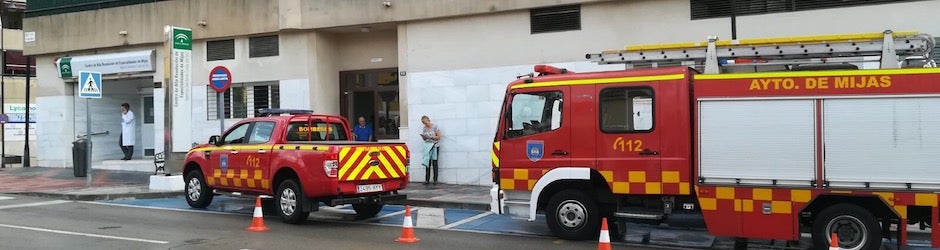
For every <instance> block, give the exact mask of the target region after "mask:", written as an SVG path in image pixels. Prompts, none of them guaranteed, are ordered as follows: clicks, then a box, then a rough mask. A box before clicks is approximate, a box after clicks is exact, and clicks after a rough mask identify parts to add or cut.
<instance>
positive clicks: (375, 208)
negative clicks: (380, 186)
mask: <svg viewBox="0 0 940 250" xmlns="http://www.w3.org/2000/svg"><path fill="white" fill-rule="evenodd" d="M352 207H353V210H356V217H357V218H359V219H365V218H372V217H375V215H376V214H379V211H382V204H353V205H352Z"/></svg>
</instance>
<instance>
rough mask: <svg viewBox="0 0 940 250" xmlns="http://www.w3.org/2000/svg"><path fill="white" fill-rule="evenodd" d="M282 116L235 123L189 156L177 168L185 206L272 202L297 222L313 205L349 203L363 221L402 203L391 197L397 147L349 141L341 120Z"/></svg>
mask: <svg viewBox="0 0 940 250" xmlns="http://www.w3.org/2000/svg"><path fill="white" fill-rule="evenodd" d="M267 112H268V113H277V112H278V111H267ZM284 112H288V113H290V114H291V115H289V116H267V117H256V118H249V119H245V120H242V121H239V122H238V123H236V124H235V125H233V126H232V127H230V128H229V129H228V130H227V131H226V132H225V133H224V134H223V135H222V136H212V137H210V138H209V143H207V144H203V145H198V146H196V147H194V148H193V149H191V150H190V151H189V153H188V154H187V156H186V160H185V165H184V166H185V167H184V169H183V174H184V177H185V182H186V184H185V194H186V195H185V196H186V202H187V203H189V205H190V206H191V207H194V208H204V207H206V206H208V205H209V204H210V203H211V202H212V198H213V196H214V195H215V194H217V193H218V194H235V193H237V194H245V195H272V196H273V197H274V199H275V203H276V205H275V207H276V208H277V209H276V210H277V213H278V214H279V215H280V216H281V218H282V219H283V220H284V221H285V222H287V223H300V222H302V221H305V220H306V219H307V216H308V215H309V214H310V212H312V211H316V210H317V209H318V208H319V205H320V202H323V203H325V204H327V205H331V206H336V205H344V204H352V207H353V208H354V210H355V211H356V213H357V215H358V216H359V217H362V218H367V217H373V216H375V215H376V214H377V213H378V212H379V211H380V210H381V209H382V206H383V204H385V203H388V202H396V201H404V200H405V195H403V194H398V191H399V190H402V189H404V188H405V186H406V185H407V183H408V171H407V170H408V166H407V165H408V162H409V151H408V148H407V146H405V144H404V143H376V142H354V141H350V138H352V136H351V133H350V129H349V121H348V120H346V118H343V117H340V116H333V115H321V114H312V112H310V111H302V112H301V111H284ZM307 112H310V113H307ZM301 113H304V114H301Z"/></svg>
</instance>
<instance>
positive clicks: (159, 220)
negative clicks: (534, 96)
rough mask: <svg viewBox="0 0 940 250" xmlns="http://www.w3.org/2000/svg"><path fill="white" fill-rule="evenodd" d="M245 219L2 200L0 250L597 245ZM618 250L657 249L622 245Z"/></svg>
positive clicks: (593, 245)
mask: <svg viewBox="0 0 940 250" xmlns="http://www.w3.org/2000/svg"><path fill="white" fill-rule="evenodd" d="M250 220H251V218H250V217H249V216H246V215H244V214H223V213H210V212H193V211H172V210H157V209H146V208H136V207H124V206H112V205H105V204H98V203H87V202H72V201H60V200H51V199H44V198H36V197H23V196H13V195H5V194H4V195H0V249H596V248H597V243H596V242H593V241H583V242H573V241H564V240H558V239H555V238H548V237H531V236H520V235H499V234H486V233H476V232H462V231H454V230H439V229H423V228H417V229H415V232H416V235H417V236H418V238H421V241H420V242H419V243H415V244H403V243H397V242H395V241H394V240H395V239H396V238H398V237H399V236H400V234H401V227H395V226H383V225H375V224H358V223H345V222H324V221H314V220H310V221H307V223H305V224H302V225H288V224H284V223H282V222H280V221H279V220H278V219H277V218H274V217H267V218H266V220H265V222H266V223H265V224H266V225H267V226H268V227H269V228H270V230H269V231H267V232H249V231H246V230H245V228H246V227H247V226H248V225H249V224H250ZM614 248H615V249H616V248H629V249H659V248H648V247H639V246H623V245H617V246H614Z"/></svg>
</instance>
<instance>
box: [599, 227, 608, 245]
mask: <svg viewBox="0 0 940 250" xmlns="http://www.w3.org/2000/svg"><path fill="white" fill-rule="evenodd" d="M598 241H600V242H601V243H610V234H609V233H607V230H601V237H600V239H598Z"/></svg>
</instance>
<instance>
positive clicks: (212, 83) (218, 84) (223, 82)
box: [209, 66, 232, 93]
mask: <svg viewBox="0 0 940 250" xmlns="http://www.w3.org/2000/svg"><path fill="white" fill-rule="evenodd" d="M231 86H232V72H231V71H228V68H226V67H225V66H216V67H215V68H212V70H211V71H209V87H210V88H212V89H213V90H215V92H218V93H222V92H225V91H226V90H228V88H229V87H231Z"/></svg>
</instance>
